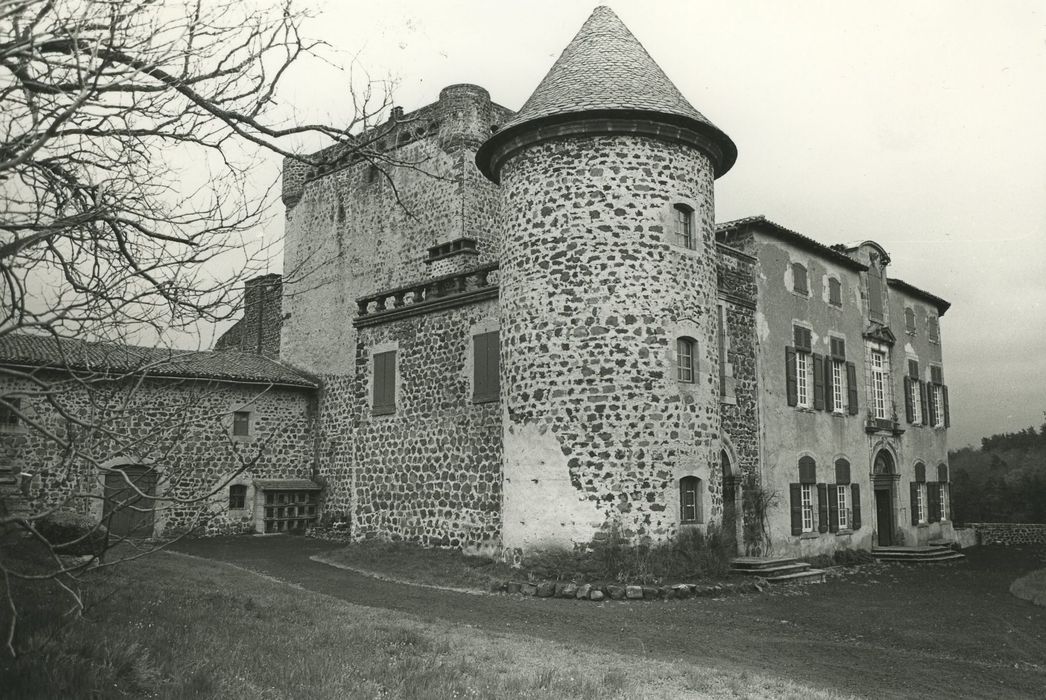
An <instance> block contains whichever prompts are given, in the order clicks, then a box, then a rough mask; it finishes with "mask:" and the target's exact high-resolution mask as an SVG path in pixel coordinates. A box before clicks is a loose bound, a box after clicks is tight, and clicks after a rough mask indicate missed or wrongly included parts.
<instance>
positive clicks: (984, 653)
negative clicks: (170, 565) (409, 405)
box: [175, 536, 1046, 698]
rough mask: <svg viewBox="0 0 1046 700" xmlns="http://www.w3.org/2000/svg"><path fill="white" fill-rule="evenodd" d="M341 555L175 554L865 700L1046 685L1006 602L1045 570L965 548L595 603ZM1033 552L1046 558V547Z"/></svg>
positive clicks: (197, 545)
mask: <svg viewBox="0 0 1046 700" xmlns="http://www.w3.org/2000/svg"><path fill="white" fill-rule="evenodd" d="M337 546H338V545H336V544H333V543H330V542H324V541H320V540H312V539H304V538H299V537H289V536H275V537H242V536H241V537H227V538H211V539H200V540H193V541H184V542H181V543H178V544H177V545H176V547H175V549H177V550H178V551H181V552H184V553H188V554H193V555H195V556H201V557H206V558H209V559H215V560H219V561H224V562H228V563H231V564H234V565H236V566H239V567H242V568H245V569H248V570H252V571H256V572H259V573H262V574H265V575H268V576H271V577H274V578H276V579H278V580H280V581H284V582H286V583H288V584H291V585H294V586H300V587H302V588H305V589H307V590H310V591H315V592H318V593H322V594H325V595H330V596H332V597H335V598H338V599H341V600H345V601H348V602H351V603H354V604H358V605H364V606H368V607H374V608H384V609H389V610H397V611H401V612H405V613H409V614H411V615H415V616H417V617H419V618H421V619H424V620H428V621H447V622H452V623H456V624H465V625H471V626H474V627H477V628H483V629H488V630H492V631H496V632H511V633H518V634H525V635H529V636H532V637H537V638H545V639H551V640H556V641H561V642H565V643H569V644H577V645H583V646H584V647H585V648H587V649H592V648H593V647H596V648H598V647H602V648H605V649H608V650H612V651H615V652H619V653H627V654H633V655H636V656H638V657H643V656H650V657H656V658H661V659H669V660H671V659H682V660H686V661H690V662H693V663H696V664H698V665H714V666H716V667H720V668H725V669H732V670H736V671H742V670H748V671H751V672H757V673H763V674H766V675H769V676H773V677H779V678H790V679H793V680H796V681H799V682H802V683H808V684H812V685H815V686H820V687H824V688H830V689H835V690H838V691H842V692H844V693H853V694H855V695H859V696H867V697H914V696H925V697H993V698H1000V697H1041V696H1042V693H1043V689H1044V688H1046V609H1044V608H1041V607H1037V606H1035V605H1033V604H1031V603H1029V602H1027V601H1023V600H1019V599H1017V598H1015V597H1014V596H1012V595H1010V594H1009V592H1008V588H1009V585H1010V584H1011V583H1012V581H1013V580H1014V579H1015V578H1016V577H1017V576H1020V575H1021V574H1023V573H1026V572H1027V570H1030V569H1031V568H1038V567H1036V566H1032V567H1025V568H1024V569H1023V570H1022V569H1020V568H1019V567H1017V566H1016V565H1015V564H1014V563H1013V557H1012V556H1008V555H1007V553H1006V550H994V549H990V548H980V549H981V550H982V551H980V552H978V551H977V550H971V552H970V554H969V555H968V557H967V561H966V562H964V563H963V564H961V565H955V566H932V567H929V566H927V567H905V566H903V565H889V566H876V567H866V568H863V569H862V570H860V571H859V572H857V573H855V574H852V575H849V576H845V577H841V578H836V579H832V580H830V581H829V582H828V583H825V584H820V585H810V586H797V587H786V588H781V589H774V590H773V591H772V592H769V593H766V594H762V595H733V596H725V597H722V598H690V599H687V600H666V601H658V602H643V601H633V602H629V601H605V602H602V603H598V604H595V605H593V604H591V603H588V604H586V603H581V602H578V601H574V600H566V599H561V598H555V597H548V598H538V597H524V596H521V595H504V594H502V595H466V594H464V593H459V592H453V591H445V590H436V589H433V588H428V587H422V586H411V585H407V584H400V583H391V582H388V581H380V580H377V579H374V578H371V577H368V576H364V575H360V574H357V573H353V572H351V571H346V570H344V569H338V568H335V567H332V566H328V565H326V564H322V563H319V562H317V561H313V560H312V559H311V558H310V557H312V556H314V555H316V554H320V553H322V552H325V551H329V550H331V549H335V548H337ZM1033 554H1035V555H1036V556H1040V555H1041V556H1044V557H1046V548H1040V549H1039V550H1038V551H1037V552H1035V553H1033ZM1041 565H1042V563H1039V566H1041Z"/></svg>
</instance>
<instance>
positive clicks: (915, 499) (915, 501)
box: [909, 481, 920, 525]
mask: <svg viewBox="0 0 1046 700" xmlns="http://www.w3.org/2000/svg"><path fill="white" fill-rule="evenodd" d="M919 486H920V484H918V483H916V482H914V481H913V482H911V484H909V491H910V493H911V497H912V525H918V524H919Z"/></svg>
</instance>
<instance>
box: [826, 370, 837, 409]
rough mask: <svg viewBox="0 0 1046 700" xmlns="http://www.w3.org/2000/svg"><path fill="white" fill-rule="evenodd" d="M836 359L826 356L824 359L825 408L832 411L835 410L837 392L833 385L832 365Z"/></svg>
mask: <svg viewBox="0 0 1046 700" xmlns="http://www.w3.org/2000/svg"><path fill="white" fill-rule="evenodd" d="M833 364H835V362H834V360H830V359H828V358H825V361H824V410H826V411H828V412H829V413H831V412H832V411H834V410H835V394H834V393H833V389H834V387H833V385H832V365H833Z"/></svg>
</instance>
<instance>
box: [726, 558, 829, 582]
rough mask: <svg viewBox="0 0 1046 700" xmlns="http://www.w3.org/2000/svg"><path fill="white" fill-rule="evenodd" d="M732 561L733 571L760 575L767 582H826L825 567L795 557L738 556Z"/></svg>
mask: <svg viewBox="0 0 1046 700" xmlns="http://www.w3.org/2000/svg"><path fill="white" fill-rule="evenodd" d="M730 563H731V566H730V572H731V573H734V574H741V575H744V576H759V577H761V578H764V579H766V581H767V583H773V584H781V583H824V574H825V572H824V570H823V569H815V568H813V567H812V566H810V564H808V563H806V562H805V561H799V560H798V559H795V558H794V557H737V558H736V559H734V560H732V561H731V562H730Z"/></svg>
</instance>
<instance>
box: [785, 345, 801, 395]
mask: <svg viewBox="0 0 1046 700" xmlns="http://www.w3.org/2000/svg"><path fill="white" fill-rule="evenodd" d="M785 384H786V390H787V394H788V405H789V406H798V405H799V389H798V387H797V386H796V381H795V348H791V347H787V348H785Z"/></svg>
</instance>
